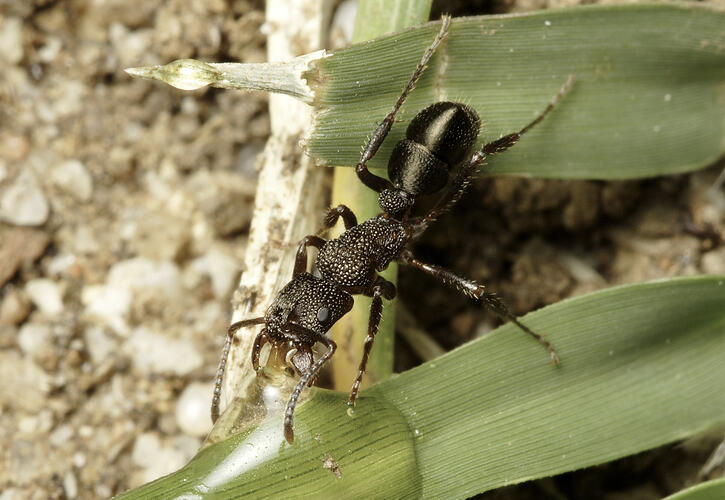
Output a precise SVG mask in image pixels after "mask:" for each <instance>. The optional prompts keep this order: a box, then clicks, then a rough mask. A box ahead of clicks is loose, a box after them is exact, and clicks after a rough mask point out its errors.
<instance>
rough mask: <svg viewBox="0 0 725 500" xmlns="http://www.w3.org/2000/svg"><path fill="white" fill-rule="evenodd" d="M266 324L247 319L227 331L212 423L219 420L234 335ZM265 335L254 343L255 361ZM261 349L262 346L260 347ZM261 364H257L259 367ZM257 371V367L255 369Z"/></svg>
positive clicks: (213, 405) (215, 386)
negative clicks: (242, 330) (223, 386)
mask: <svg viewBox="0 0 725 500" xmlns="http://www.w3.org/2000/svg"><path fill="white" fill-rule="evenodd" d="M262 324H264V317H261V318H253V319H245V320H242V321H237V322H236V323H234V324H232V325H231V326H230V327H229V329H228V330H227V339H226V341H225V342H224V347H223V348H222V357H221V360H219V369H218V370H217V372H216V380H215V381H214V396H213V397H212V400H211V421H212V423H214V422H216V421H217V419H218V418H219V402H220V401H221V395H222V382H223V381H224V371H225V370H226V367H227V359H228V358H229V349H230V348H231V346H232V339H234V334H235V333H237V330H240V329H242V328H245V327H247V326H254V325H262ZM262 335H264V338H266V337H267V335H266V334H265V333H264V332H263V333H260V334H259V335H257V338H256V340H255V341H254V349H253V350H252V360H253V361H254V355H255V353H256V355H257V360H259V350H258V349H257V345H258V344H259V342H260V338H261V337H262ZM259 348H261V345H260V346H259ZM258 365H259V363H257V366H258ZM255 370H256V367H255Z"/></svg>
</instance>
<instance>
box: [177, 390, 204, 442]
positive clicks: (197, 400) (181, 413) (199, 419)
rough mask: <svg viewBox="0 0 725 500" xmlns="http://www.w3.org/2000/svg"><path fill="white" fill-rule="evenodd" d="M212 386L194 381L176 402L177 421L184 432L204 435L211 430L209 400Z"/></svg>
mask: <svg viewBox="0 0 725 500" xmlns="http://www.w3.org/2000/svg"><path fill="white" fill-rule="evenodd" d="M211 394H212V387H211V386H210V385H209V384H202V383H200V382H194V383H191V384H189V385H187V386H186V388H185V389H184V391H183V392H182V393H181V396H179V400H178V401H177V402H176V423H177V424H178V425H179V428H181V430H182V431H184V433H186V434H188V435H190V436H194V437H204V436H206V435H207V434H208V433H209V431H210V430H211V417H210V415H209V401H210V399H211Z"/></svg>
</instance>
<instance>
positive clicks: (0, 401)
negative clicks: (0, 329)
mask: <svg viewBox="0 0 725 500" xmlns="http://www.w3.org/2000/svg"><path fill="white" fill-rule="evenodd" d="M0 380H2V384H0V406H3V407H5V408H11V409H15V410H22V411H27V412H29V413H33V412H38V411H39V410H41V409H42V408H43V407H44V406H45V405H46V404H47V401H46V397H47V395H48V393H49V392H50V389H51V380H50V377H49V376H48V374H46V373H45V372H44V371H43V370H41V369H40V368H39V367H38V366H37V365H36V364H35V363H33V362H32V361H30V360H29V359H23V358H21V357H20V355H19V354H18V353H16V352H14V351H12V350H6V351H0Z"/></svg>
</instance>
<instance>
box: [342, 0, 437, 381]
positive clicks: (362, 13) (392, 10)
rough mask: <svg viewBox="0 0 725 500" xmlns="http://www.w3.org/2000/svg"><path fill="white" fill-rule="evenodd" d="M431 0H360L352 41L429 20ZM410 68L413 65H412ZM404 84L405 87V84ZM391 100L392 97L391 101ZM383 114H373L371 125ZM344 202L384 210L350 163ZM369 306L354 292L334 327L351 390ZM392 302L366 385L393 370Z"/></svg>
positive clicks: (363, 214)
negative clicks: (350, 306)
mask: <svg viewBox="0 0 725 500" xmlns="http://www.w3.org/2000/svg"><path fill="white" fill-rule="evenodd" d="M430 6H431V0H405V1H403V0H401V1H398V2H389V1H385V0H361V1H360V2H359V4H358V12H357V17H356V19H355V32H354V35H353V42H362V41H365V40H369V39H371V38H375V37H377V36H380V35H384V34H386V33H390V32H393V31H399V30H401V29H403V28H405V27H407V26H412V25H415V24H420V23H423V22H426V21H427V20H428V15H429V13H430ZM411 71H412V69H411ZM401 90H402V89H401ZM390 105H391V106H392V105H393V103H392V102H391V103H390ZM379 119H382V117H371V123H370V130H371V132H372V130H373V128H374V127H375V125H376V124H377V122H375V123H374V122H373V120H379ZM339 204H345V205H347V206H348V207H350V208H351V209H352V211H353V212H354V213H355V214H356V215H357V219H358V221H364V220H367V219H369V218H371V217H373V216H375V215H377V214H378V213H379V212H380V209H379V208H378V203H377V193H375V192H374V191H372V190H370V189H369V188H368V187H366V186H364V185H363V184H362V183H361V182H360V181H359V180H358V178H357V176H356V175H355V171H354V169H352V168H350V167H336V168H335V174H334V180H333V187H332V202H331V205H332V206H333V207H334V206H336V205H339ZM381 274H382V276H383V277H384V278H385V279H387V280H388V281H391V282H393V283H396V281H397V265H395V264H392V265H391V266H390V267H389V268H388V269H387V270H386V271H385V272H383V273H381ZM369 311H370V299H369V298H367V297H355V307H354V308H353V310H352V311H351V312H350V313H349V314H348V315H347V316H345V317H344V318H342V319H341V320H340V321H338V323H337V324H336V325H335V326H334V328H333V329H332V334H333V337H334V338H335V339H336V340H337V343H338V346H339V347H340V351H341V352H340V353H339V354H338V355H337V356H335V357H334V358H333V361H332V366H333V375H334V383H335V388H336V389H338V390H343V391H347V390H349V389H350V384H351V383H352V380H353V379H354V378H355V375H356V374H357V370H358V364H359V362H360V359H361V358H362V350H363V344H364V342H365V337H366V336H367V327H368V319H369V314H370V313H369ZM394 313H395V311H394V307H393V304H392V303H391V302H387V301H384V305H383V317H382V320H381V321H380V326H379V329H378V333H377V335H376V337H375V346H374V348H373V351H372V353H371V356H370V360H369V362H368V366H367V372H366V376H365V378H363V387H365V386H367V385H370V384H372V383H374V382H378V381H381V380H385V379H386V378H388V377H389V376H390V375H391V374H392V373H393V346H394V341H393V335H394V333H395V316H394Z"/></svg>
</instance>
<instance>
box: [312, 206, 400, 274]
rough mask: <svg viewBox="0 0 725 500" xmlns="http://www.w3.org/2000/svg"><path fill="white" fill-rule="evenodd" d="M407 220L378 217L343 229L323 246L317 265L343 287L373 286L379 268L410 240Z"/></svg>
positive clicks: (386, 265)
mask: <svg viewBox="0 0 725 500" xmlns="http://www.w3.org/2000/svg"><path fill="white" fill-rule="evenodd" d="M408 239H409V238H408V236H407V232H406V229H405V227H404V225H403V224H401V223H400V222H399V221H397V220H395V219H389V218H386V217H382V216H379V217H375V218H373V219H369V220H367V221H365V222H362V223H360V224H359V225H357V226H355V227H352V228H350V229H348V230H347V231H345V232H344V233H342V234H341V235H340V237H339V238H337V239H334V240H330V241H328V242H326V243H325V245H324V246H323V247H322V248H321V249H320V253H319V254H318V256H317V261H316V268H317V270H318V271H319V272H320V274H321V275H322V276H323V277H326V278H328V279H330V280H331V281H334V282H336V283H337V284H338V285H339V286H341V287H370V286H371V285H372V284H373V282H374V281H375V279H376V271H381V270H383V269H386V268H387V267H388V265H389V264H390V263H391V262H392V261H393V260H395V259H396V258H398V256H399V255H400V252H402V251H403V249H404V248H405V244H406V243H407V242H408Z"/></svg>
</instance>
